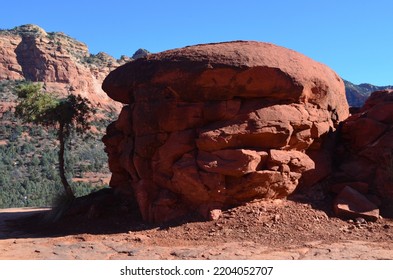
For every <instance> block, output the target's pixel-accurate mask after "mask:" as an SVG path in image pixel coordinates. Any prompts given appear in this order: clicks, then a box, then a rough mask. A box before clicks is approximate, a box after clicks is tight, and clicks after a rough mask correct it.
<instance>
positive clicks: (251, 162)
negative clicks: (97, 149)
mask: <svg viewBox="0 0 393 280" xmlns="http://www.w3.org/2000/svg"><path fill="white" fill-rule="evenodd" d="M103 89H104V90H105V91H106V92H107V93H108V95H109V96H110V97H111V98H113V99H115V100H117V101H120V102H123V103H125V104H128V105H127V106H125V107H124V108H123V110H122V112H121V114H120V116H119V119H118V120H117V121H116V122H114V123H113V124H112V125H110V126H109V127H108V130H107V134H106V136H105V137H104V139H103V141H104V143H105V144H106V151H107V153H108V155H109V166H110V169H111V171H112V173H113V175H112V181H111V186H112V187H113V188H116V189H117V190H119V191H124V192H130V191H131V193H133V194H134V195H135V197H136V199H137V201H138V203H139V208H140V211H141V213H142V215H143V217H144V218H145V219H146V220H149V221H164V220H169V219H172V218H175V217H177V216H179V215H183V214H184V213H187V212H189V211H199V212H200V213H201V214H202V215H204V216H205V217H210V218H211V217H213V216H216V215H213V214H212V213H219V211H213V210H217V209H221V208H224V207H231V206H234V205H238V204H241V203H244V202H247V201H250V200H253V199H257V198H276V197H285V196H287V195H289V194H290V193H292V192H293V191H294V190H295V189H296V187H297V186H298V184H299V180H302V179H303V177H304V176H307V173H308V172H310V173H311V171H312V170H314V169H315V168H316V167H317V169H318V168H319V169H318V170H319V171H321V172H320V173H319V174H315V172H314V174H313V175H312V176H311V177H309V178H308V179H307V180H305V182H307V183H308V184H312V183H314V182H315V180H318V179H320V178H319V177H320V176H321V175H320V174H322V176H325V175H326V174H327V172H326V171H324V170H323V169H324V167H323V168H321V165H318V164H317V166H316V165H315V163H314V161H313V160H312V159H311V158H310V157H309V156H308V155H307V153H308V152H309V151H310V154H313V158H318V156H319V157H321V156H320V154H321V153H322V152H321V143H322V140H323V138H324V137H325V136H326V134H327V133H328V132H329V131H331V130H334V129H335V127H336V126H337V124H338V123H339V122H340V121H342V120H344V119H345V118H347V116H348V105H347V102H346V99H345V93H344V84H343V82H342V80H341V79H340V78H339V77H338V76H337V75H336V74H335V73H334V72H333V71H332V70H331V69H329V68H328V67H326V66H324V65H322V64H320V63H317V62H315V61H313V60H311V59H309V58H307V57H305V56H303V55H301V54H299V53H297V52H294V51H292V50H289V49H285V48H281V47H278V46H274V45H271V44H266V43H259V42H243V41H238V42H229V43H218V44H207V45H197V46H192V47H186V48H182V49H175V50H170V51H166V52H163V53H159V54H154V55H149V56H147V57H146V58H143V59H138V60H135V61H133V62H131V63H128V64H126V65H124V66H121V67H119V68H117V69H116V70H114V71H113V72H111V73H110V74H109V75H108V77H107V78H106V79H105V81H104V83H103ZM323 156H324V155H322V158H323ZM212 211H213V212H212Z"/></svg>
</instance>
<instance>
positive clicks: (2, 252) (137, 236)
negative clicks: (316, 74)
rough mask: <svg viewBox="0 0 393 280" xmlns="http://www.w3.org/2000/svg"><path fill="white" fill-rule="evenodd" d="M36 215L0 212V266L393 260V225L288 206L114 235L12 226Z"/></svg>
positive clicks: (273, 204) (256, 206)
mask: <svg viewBox="0 0 393 280" xmlns="http://www.w3.org/2000/svg"><path fill="white" fill-rule="evenodd" d="M37 211H47V210H46V209H2V210H0V259H17V260H20V259H45V260H46V259H62V260H64V259H67V260H68V259H98V260H110V259H296V260H302V259H335V260H337V259H393V243H392V239H393V221H391V220H388V219H380V220H378V221H377V222H375V223H367V222H364V221H362V223H359V222H356V221H349V222H348V221H342V220H339V219H337V218H333V217H329V216H328V215H327V214H326V212H325V211H322V210H317V209H314V208H312V207H311V206H310V205H308V204H302V203H297V202H293V201H287V200H276V201H260V202H257V203H250V204H247V205H245V206H241V207H238V208H234V209H231V210H228V211H225V212H223V215H222V217H221V218H220V219H219V220H217V221H209V222H198V221H195V222H188V223H183V224H180V225H177V226H175V225H173V226H169V225H161V226H158V227H155V226H150V225H145V224H142V223H139V224H136V225H131V226H130V225H127V227H128V228H127V227H125V226H124V225H123V224H119V221H121V220H124V219H111V221H110V222H111V223H112V225H111V226H112V227H113V229H114V228H115V227H117V228H118V229H119V230H117V231H116V230H113V231H110V232H104V230H103V228H102V227H108V224H106V223H103V222H102V223H101V222H97V221H96V222H95V226H94V227H91V226H90V227H88V228H78V227H77V226H75V224H72V223H69V222H67V223H68V225H69V227H68V228H66V230H65V231H64V232H61V231H60V232H59V231H52V232H48V231H47V230H43V231H42V232H33V233H32V232H24V231H20V230H15V229H14V227H10V226H9V222H6V221H7V220H10V219H11V220H14V223H15V219H16V218H17V219H19V221H22V220H20V218H23V217H26V216H28V215H31V214H32V213H37ZM57 226H58V225H57ZM70 228H72V229H73V230H72V231H70V230H69V229H70ZM57 229H58V227H57Z"/></svg>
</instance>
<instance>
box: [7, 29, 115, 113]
mask: <svg viewBox="0 0 393 280" xmlns="http://www.w3.org/2000/svg"><path fill="white" fill-rule="evenodd" d="M91 57H92V55H90V54H89V51H88V48H87V46H86V45H85V44H83V43H81V42H78V41H77V40H74V39H72V38H70V37H68V36H67V35H65V34H63V33H59V32H56V33H46V32H45V30H43V29H42V28H40V27H38V26H36V25H31V24H28V25H23V26H20V27H17V28H14V29H12V30H2V31H0V80H23V79H25V80H30V81H33V82H42V83H43V85H44V88H45V90H46V91H48V92H55V93H59V94H64V95H65V94H68V93H69V92H71V93H75V94H80V95H81V96H83V97H86V98H88V99H89V100H90V101H91V102H92V103H93V104H95V105H101V106H102V107H103V108H106V109H115V110H116V111H118V110H120V106H119V105H118V104H116V103H115V102H113V100H111V99H110V98H108V96H107V95H106V94H105V93H104V92H103V91H102V89H101V84H102V81H103V80H104V78H105V77H106V76H107V75H108V73H109V72H110V71H111V70H113V69H115V68H116V67H118V66H119V65H120V64H119V63H118V62H117V61H116V60H115V59H114V58H113V57H110V56H109V55H103V53H100V54H98V55H96V56H94V58H95V60H94V61H93V62H94V63H89V59H90V60H92V59H91ZM98 62H99V63H98Z"/></svg>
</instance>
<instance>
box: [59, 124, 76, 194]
mask: <svg viewBox="0 0 393 280" xmlns="http://www.w3.org/2000/svg"><path fill="white" fill-rule="evenodd" d="M58 137H59V142H60V149H59V173H60V179H61V183H62V184H63V187H64V190H65V193H66V195H67V196H68V197H70V198H75V196H74V193H73V192H72V189H71V186H70V184H69V183H68V181H67V178H66V176H65V168H64V150H65V135H64V124H60V127H59V132H58Z"/></svg>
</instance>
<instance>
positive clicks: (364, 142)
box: [336, 90, 393, 216]
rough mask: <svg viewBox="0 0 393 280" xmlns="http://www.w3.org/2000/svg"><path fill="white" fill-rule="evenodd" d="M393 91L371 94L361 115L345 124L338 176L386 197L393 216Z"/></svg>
mask: <svg viewBox="0 0 393 280" xmlns="http://www.w3.org/2000/svg"><path fill="white" fill-rule="evenodd" d="M392 109H393V90H386V91H377V92H374V93H372V94H371V96H370V97H369V99H368V100H367V101H366V103H365V105H364V106H363V107H362V108H361V109H360V110H359V112H358V113H357V114H354V115H352V116H351V117H349V118H348V119H347V120H345V121H344V122H343V123H342V129H341V138H342V141H341V143H340V145H339V146H338V147H337V152H338V158H337V162H339V163H340V164H339V168H338V171H337V172H336V177H339V178H340V181H341V183H342V184H344V183H345V182H353V181H357V182H362V183H363V184H366V185H368V188H367V189H366V191H367V195H368V196H370V195H371V196H374V195H377V196H378V197H379V199H381V200H382V206H381V207H382V208H381V210H383V214H385V215H389V216H392V215H393V130H392V127H393V110H392Z"/></svg>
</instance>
